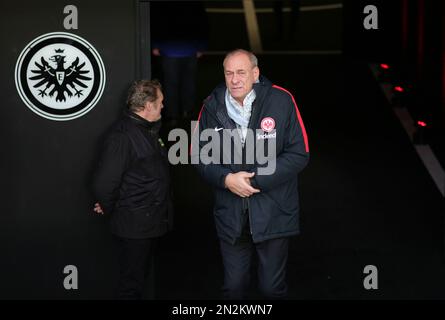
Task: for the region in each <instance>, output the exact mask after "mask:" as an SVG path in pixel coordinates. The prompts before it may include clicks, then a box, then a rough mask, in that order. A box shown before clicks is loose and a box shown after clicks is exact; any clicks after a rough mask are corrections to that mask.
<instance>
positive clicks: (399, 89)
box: [394, 86, 405, 92]
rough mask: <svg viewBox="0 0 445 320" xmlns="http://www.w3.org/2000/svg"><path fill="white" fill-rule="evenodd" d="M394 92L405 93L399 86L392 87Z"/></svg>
mask: <svg viewBox="0 0 445 320" xmlns="http://www.w3.org/2000/svg"><path fill="white" fill-rule="evenodd" d="M394 90H395V91H397V92H403V91H405V90H403V88H402V87H401V86H397V87H394Z"/></svg>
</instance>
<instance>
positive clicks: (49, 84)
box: [29, 49, 91, 102]
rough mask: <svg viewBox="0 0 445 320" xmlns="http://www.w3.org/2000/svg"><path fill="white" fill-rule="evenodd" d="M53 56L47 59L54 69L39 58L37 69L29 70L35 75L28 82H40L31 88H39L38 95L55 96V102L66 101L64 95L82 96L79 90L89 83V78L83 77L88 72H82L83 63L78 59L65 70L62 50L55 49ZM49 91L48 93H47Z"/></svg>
mask: <svg viewBox="0 0 445 320" xmlns="http://www.w3.org/2000/svg"><path fill="white" fill-rule="evenodd" d="M54 51H55V54H54V55H53V56H51V57H50V58H49V60H50V61H52V62H53V63H54V64H55V68H53V67H52V66H50V64H49V63H48V61H47V60H46V59H45V58H44V57H41V58H40V63H38V62H35V65H36V67H37V68H38V69H34V70H31V72H32V73H35V74H36V75H35V76H33V77H30V78H29V79H30V80H41V81H39V82H38V83H36V84H35V85H34V86H33V87H34V88H40V87H42V89H40V90H39V95H40V96H41V97H44V96H46V95H49V96H50V97H53V96H54V94H56V101H58V102H62V101H66V95H68V97H72V96H73V95H74V96H77V97H80V96H81V95H83V94H82V91H83V90H81V88H87V85H86V84H85V83H84V82H85V81H90V80H91V78H90V77H87V76H85V74H86V73H88V72H89V71H88V70H83V68H84V66H85V62H83V63H81V64H79V63H80V60H79V57H76V59H75V60H74V61H73V62H72V63H71V65H70V66H69V67H68V68H65V64H66V61H65V58H66V56H65V55H63V51H64V50H62V49H55V50H54ZM47 90H49V92H47Z"/></svg>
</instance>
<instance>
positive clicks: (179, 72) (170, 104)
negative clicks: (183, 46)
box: [161, 56, 197, 119]
mask: <svg viewBox="0 0 445 320" xmlns="http://www.w3.org/2000/svg"><path fill="white" fill-rule="evenodd" d="M161 61H162V76H163V84H162V86H163V92H164V109H163V112H164V116H165V117H166V118H167V119H169V118H173V119H175V118H179V117H180V116H182V115H183V114H184V113H188V114H189V115H190V113H191V112H192V111H193V107H194V105H195V96H196V72H197V58H196V56H193V57H182V58H172V57H162V60H161Z"/></svg>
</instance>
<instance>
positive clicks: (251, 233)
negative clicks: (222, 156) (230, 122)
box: [243, 99, 256, 236]
mask: <svg viewBox="0 0 445 320" xmlns="http://www.w3.org/2000/svg"><path fill="white" fill-rule="evenodd" d="M255 104H256V99H255V100H254V101H253V103H252V109H251V111H250V118H249V123H248V124H247V129H251V128H250V124H251V122H252V115H253V110H254V106H255ZM247 136H248V135H247V134H246V139H245V140H244V143H243V157H244V156H246V155H245V150H244V146H245V144H246V142H247ZM253 136H254V137H255V133H254V134H253ZM246 158H247V156H246ZM246 158H245V159H244V160H246ZM244 162H245V161H244ZM243 167H244V168H243V169H245V164H244V163H243ZM243 200H245V201H246V202H247V214H248V215H249V230H250V235H251V236H253V232H252V216H251V215H250V203H249V198H243ZM243 207H244V205H243Z"/></svg>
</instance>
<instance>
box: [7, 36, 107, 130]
mask: <svg viewBox="0 0 445 320" xmlns="http://www.w3.org/2000/svg"><path fill="white" fill-rule="evenodd" d="M15 83H16V86H17V91H18V93H19V95H20V97H21V98H22V100H23V102H24V103H25V104H26V105H27V106H28V107H29V108H30V109H31V110H32V111H33V112H35V113H37V114H38V115H40V116H42V117H44V118H47V119H51V120H58V121H64V120H72V119H76V118H78V117H81V116H83V115H84V114H86V113H87V112H88V111H90V110H91V109H92V108H93V107H94V106H95V105H96V103H97V102H98V101H99V99H100V97H101V96H102V93H103V91H104V88H105V67H104V64H103V62H102V59H101V58H100V56H99V54H98V53H97V51H96V50H95V49H94V47H93V46H92V45H91V44H90V43H89V42H88V41H86V40H85V39H83V38H81V37H79V36H77V35H74V34H71V33H66V32H52V33H47V34H44V35H42V36H39V37H37V38H36V39H34V40H33V41H31V42H30V43H29V44H28V45H27V46H26V47H25V49H23V51H22V53H21V54H20V56H19V58H18V60H17V64H16V66H15Z"/></svg>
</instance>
